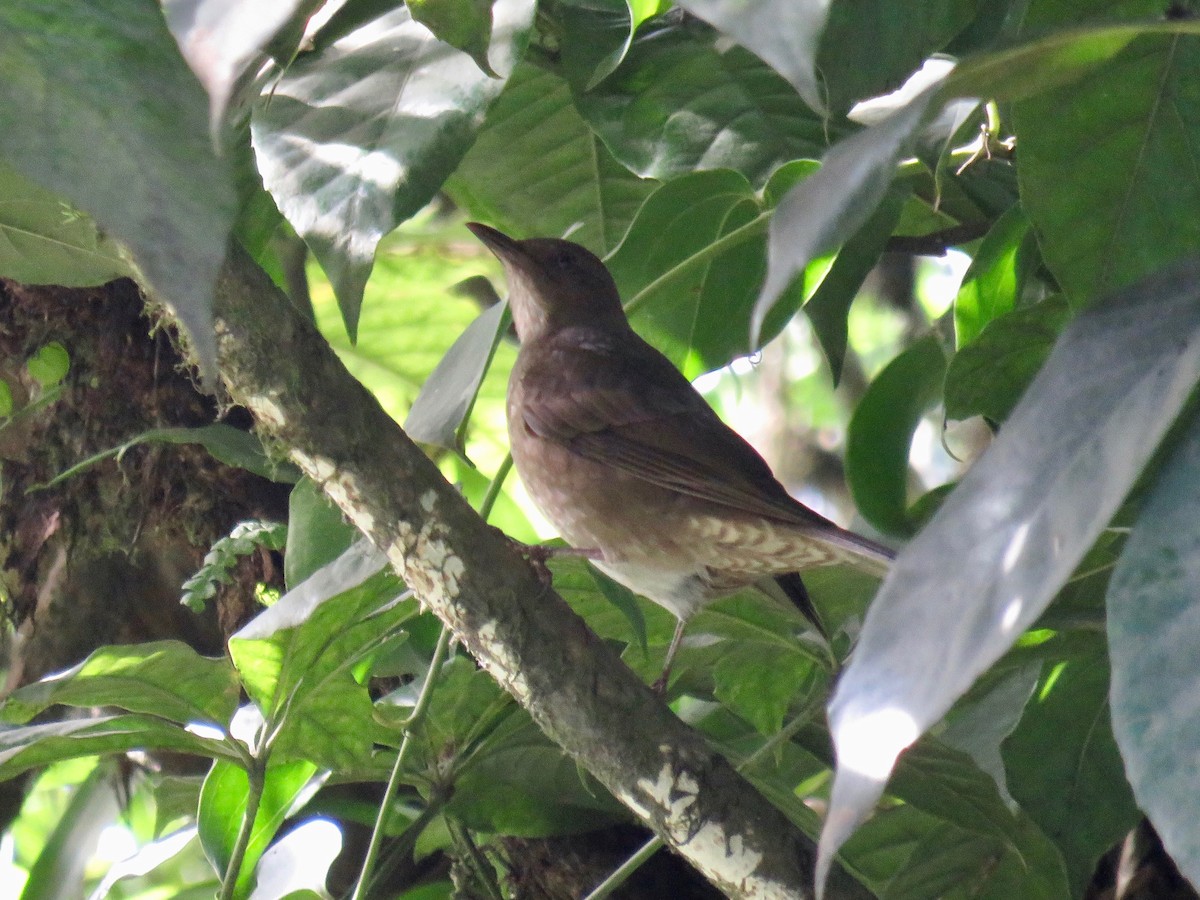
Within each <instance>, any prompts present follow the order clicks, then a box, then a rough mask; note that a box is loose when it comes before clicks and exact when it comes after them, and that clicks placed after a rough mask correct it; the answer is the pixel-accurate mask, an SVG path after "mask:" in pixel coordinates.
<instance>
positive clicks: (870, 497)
mask: <svg viewBox="0 0 1200 900" xmlns="http://www.w3.org/2000/svg"><path fill="white" fill-rule="evenodd" d="M945 373H946V357H945V355H944V354H943V352H942V346H941V342H940V341H939V340H938V338H937V337H936V336H934V335H929V336H927V337H925V338H922V339H921V340H919V341H917V342H916V343H915V344H913V345H912V346H910V347H909V348H908V349H907V350H905V351H904V352H903V353H901V354H900V355H899V356H897V357H896V358H895V359H894V360H892V361H891V362H890V363H889V364H888V366H887V367H886V368H885V369H884V370H883V371H882V372H880V373H879V375H877V376H876V377H875V380H874V381H872V382H871V384H870V386H869V387H868V388H867V392H866V394H864V395H863V398H862V399H861V400H860V401H859V403H858V406H857V407H856V408H855V410H854V417H853V418H852V419H851V420H850V427H849V429H848V430H847V432H846V480H847V482H848V483H849V485H850V493H851V494H852V495H853V497H854V503H855V505H856V506H857V507H858V510H859V512H861V513H862V514H863V517H864V518H866V520H867V521H868V522H870V523H871V524H872V525H874V526H875V527H876V528H878V529H879V530H880V531H883V532H885V533H887V534H894V535H897V536H908V535H911V534H913V533H914V532H915V530H916V525H915V523H914V522H913V521H912V520H911V519H910V517H909V515H908V454H909V449H910V447H911V444H912V438H913V434H914V433H915V432H916V429H917V425H918V424H920V421H921V419H922V418H923V417H924V415H925V413H926V412H927V411H928V410H929V408H930V407H931V406H932V405H933V404H934V403H935V402H936V401H937V399H938V397H939V395H940V393H941V389H942V380H943V378H944V376H945Z"/></svg>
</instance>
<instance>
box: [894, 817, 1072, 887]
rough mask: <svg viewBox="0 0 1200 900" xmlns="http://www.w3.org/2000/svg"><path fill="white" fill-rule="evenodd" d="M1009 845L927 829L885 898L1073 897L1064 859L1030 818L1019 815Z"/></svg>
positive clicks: (944, 828)
mask: <svg viewBox="0 0 1200 900" xmlns="http://www.w3.org/2000/svg"><path fill="white" fill-rule="evenodd" d="M1010 838H1011V839H1010V842H1008V843H1004V842H1000V841H997V840H996V839H995V838H991V837H988V836H987V835H982V834H979V833H978V832H974V831H970V830H966V829H963V828H957V827H955V826H953V825H950V824H941V825H938V826H936V827H935V828H933V829H932V830H930V831H928V832H927V833H925V834H924V835H922V838H921V840H920V841H919V842H917V844H916V846H915V847H914V848H913V850H912V852H911V854H910V855H909V857H908V860H907V862H906V864H905V865H903V866H901V867H900V870H899V871H898V872H897V873H896V874H895V875H894V877H893V878H892V879H891V880H890V881H889V882H888V885H887V889H886V890H885V891H883V893H882V894H881V897H883V898H884V900H925V898H927V897H946V898H959V897H961V898H966V897H970V898H972V900H983V898H986V900H1009V898H1012V897H1021V898H1022V900H1025V898H1029V900H1035V898H1036V900H1060V898H1062V897H1067V896H1071V895H1070V893H1069V888H1068V885H1067V878H1066V873H1065V871H1064V870H1063V862H1062V857H1061V856H1059V854H1058V852H1057V851H1056V850H1055V847H1054V845H1053V844H1052V843H1051V842H1050V841H1049V840H1047V838H1046V836H1045V835H1044V834H1043V833H1042V832H1041V831H1040V830H1039V829H1038V827H1037V825H1036V824H1034V823H1033V822H1032V821H1031V820H1030V819H1029V818H1028V817H1026V816H1023V815H1018V817H1017V821H1016V825H1015V827H1014V829H1013V832H1012V834H1011V835H1010Z"/></svg>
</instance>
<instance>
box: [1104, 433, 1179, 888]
mask: <svg viewBox="0 0 1200 900" xmlns="http://www.w3.org/2000/svg"><path fill="white" fill-rule="evenodd" d="M1198 422H1200V420H1197V419H1195V418H1193V420H1192V422H1191V424H1190V425H1189V427H1188V429H1187V431H1186V433H1185V434H1184V435H1182V436H1181V438H1180V440H1179V443H1178V445H1177V446H1176V447H1175V448H1174V449H1173V451H1172V453H1171V455H1170V457H1169V459H1168V460H1167V462H1166V463H1165V465H1164V466H1163V468H1162V469H1161V471H1160V472H1159V473H1158V478H1157V482H1156V484H1155V485H1154V487H1153V489H1152V490H1151V492H1150V495H1149V497H1148V498H1147V499H1146V502H1145V506H1144V507H1143V508H1142V510H1141V513H1140V515H1139V516H1138V518H1137V523H1136V524H1135V525H1134V528H1133V532H1132V533H1131V534H1130V536H1129V540H1128V542H1127V543H1126V545H1125V549H1124V551H1123V552H1122V553H1121V558H1120V560H1119V562H1118V563H1117V567H1116V570H1115V571H1114V572H1113V575H1112V582H1111V584H1110V586H1109V591H1108V639H1109V646H1110V648H1111V653H1112V728H1113V731H1114V732H1115V733H1116V740H1117V744H1118V745H1119V746H1120V748H1121V755H1122V756H1123V757H1124V760H1125V772H1126V773H1128V777H1129V781H1130V782H1131V783H1132V785H1133V794H1134V796H1135V797H1136V798H1137V802H1138V806H1140V807H1141V808H1142V809H1143V810H1144V811H1145V812H1146V814H1147V815H1148V816H1149V817H1150V820H1151V822H1153V823H1154V828H1155V830H1156V831H1158V834H1159V836H1160V837H1161V838H1162V841H1163V844H1164V845H1165V847H1166V848H1167V852H1168V853H1170V854H1171V858H1172V859H1173V860H1175V862H1176V863H1177V864H1178V865H1179V868H1180V869H1181V870H1182V871H1183V873H1184V874H1185V875H1186V876H1187V877H1188V878H1189V879H1190V880H1191V881H1192V882H1193V883H1195V882H1196V881H1198V880H1200V834H1198V833H1197V831H1196V828H1195V819H1194V818H1193V817H1192V816H1191V815H1190V812H1191V811H1192V810H1194V809H1195V808H1196V803H1197V799H1198V798H1200V778H1198V776H1197V770H1196V766H1195V748H1196V746H1197V741H1198V740H1200V712H1198V711H1197V708H1196V704H1195V698H1196V696H1197V672H1196V667H1195V666H1194V665H1193V664H1192V661H1193V659H1194V653H1193V648H1194V646H1195V640H1196V634H1197V630H1198V626H1197V622H1196V610H1197V607H1196V591H1195V586H1196V583H1197V581H1196V578H1197V575H1196V572H1197V568H1198V566H1200V552H1198V551H1200V534H1198V533H1197V529H1196V517H1195V512H1196V501H1197V497H1198V495H1200V425H1198ZM1082 674H1083V673H1081V675H1082ZM1089 777H1091V776H1090V774H1089ZM1099 783H1100V784H1104V782H1099Z"/></svg>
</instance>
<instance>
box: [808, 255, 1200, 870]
mask: <svg viewBox="0 0 1200 900" xmlns="http://www.w3.org/2000/svg"><path fill="white" fill-rule="evenodd" d="M1198 284H1200V266H1196V265H1188V266H1178V267H1175V268H1174V269H1172V270H1170V271H1168V272H1165V273H1163V274H1162V275H1159V276H1157V277H1155V278H1152V279H1146V280H1145V281H1143V282H1141V283H1139V284H1138V285H1136V286H1135V287H1132V288H1129V289H1127V290H1126V291H1124V292H1122V293H1120V294H1118V295H1116V296H1114V297H1112V298H1109V300H1107V301H1106V302H1104V303H1102V304H1098V305H1094V306H1092V307H1091V308H1089V309H1088V310H1086V311H1084V312H1083V313H1081V314H1080V315H1079V316H1078V317H1076V319H1075V320H1074V321H1073V322H1072V323H1071V324H1070V325H1069V326H1067V329H1066V330H1065V331H1064V332H1063V336H1062V337H1061V338H1060V339H1059V342H1058V344H1057V345H1056V347H1055V349H1054V351H1053V352H1052V353H1051V355H1050V358H1049V359H1048V360H1047V361H1046V364H1045V365H1044V366H1043V367H1042V369H1041V371H1040V373H1039V374H1038V377H1037V378H1036V379H1035V380H1034V382H1033V384H1032V385H1031V386H1030V388H1029V390H1028V391H1026V393H1025V396H1024V397H1023V398H1022V400H1021V402H1020V403H1019V404H1018V406H1017V408H1016V409H1015V410H1014V411H1013V413H1012V415H1011V416H1010V417H1009V419H1008V421H1007V422H1006V424H1005V427H1004V428H1003V429H1002V430H1001V432H1000V434H999V435H998V437H997V438H996V440H994V441H993V442H992V445H991V447H990V448H989V449H988V452H987V453H986V454H985V455H984V456H983V457H982V458H981V459H980V460H979V461H978V462H977V463H976V464H975V466H974V467H973V468H972V469H971V471H969V472H968V473H967V474H966V476H965V477H964V478H963V480H962V481H961V482H960V484H959V485H958V487H957V488H956V489H955V490H954V491H953V493H951V494H950V496H949V497H947V499H946V501H945V503H944V504H943V505H942V506H941V508H940V509H939V510H938V512H937V513H936V514H935V516H934V517H933V519H932V520H931V521H930V522H929V524H928V525H926V526H925V527H924V528H923V529H922V530H921V532H920V534H919V535H917V537H916V538H915V539H914V540H913V541H912V542H911V543H909V545H908V546H907V547H905V548H904V550H903V551H902V552H901V553H900V555H899V556H898V557H897V559H896V561H895V563H893V565H892V569H891V571H890V572H889V574H888V577H887V579H886V580H885V582H884V584H883V586H882V587H881V589H880V591H879V594H878V596H877V597H876V598H875V602H874V603H873V604H872V606H871V610H870V612H869V614H868V615H867V619H866V622H865V623H864V625H863V629H862V634H861V636H860V639H859V643H858V646H857V647H856V648H855V653H854V658H853V660H852V661H851V663H850V665H849V666H848V667H847V668H846V670H845V672H844V674H843V676H842V679H841V681H840V682H839V685H838V689H837V693H836V694H835V696H834V699H833V702H832V703H831V706H830V721H831V723H832V732H833V735H834V739H835V742H836V744H837V746H838V754H839V758H840V759H843V760H862V762H861V763H860V766H859V769H858V770H857V771H853V770H851V769H849V768H846V767H842V768H840V769H839V771H838V773H837V776H836V779H835V784H834V790H833V796H832V800H831V807H830V814H829V818H828V819H827V821H828V822H829V823H833V830H832V831H829V830H827V832H826V834H825V835H824V837H823V842H824V843H823V851H822V863H821V864H822V866H824V865H826V864H827V860H828V854H829V852H830V851H831V850H832V848H836V847H837V846H838V845H840V843H841V842H842V840H844V838H845V836H846V835H848V834H849V832H850V831H851V830H852V829H853V825H854V823H855V821H857V819H858V818H859V817H860V816H862V815H863V814H865V812H866V811H867V810H868V809H870V807H871V806H872V805H873V804H874V802H875V800H876V798H877V797H878V796H879V792H880V791H881V790H882V786H883V779H884V778H885V777H886V773H887V771H888V769H889V768H890V765H891V763H892V761H893V760H894V758H895V754H898V753H899V752H900V750H902V749H903V747H904V746H906V745H907V744H908V743H910V742H911V741H912V740H913V739H915V738H916V737H917V735H919V734H920V732H921V731H923V730H924V729H926V728H928V727H929V726H930V725H931V724H932V723H934V722H936V721H937V720H938V719H940V718H941V717H942V715H944V714H945V712H946V711H947V710H948V709H949V708H950V706H951V704H952V703H953V702H954V701H955V700H956V699H957V698H958V697H960V696H962V694H963V693H964V692H965V691H966V690H967V688H968V687H969V686H970V685H971V683H972V682H973V681H974V680H975V679H976V678H977V677H978V676H979V675H980V673H982V672H983V671H984V670H985V669H987V668H988V667H989V666H990V665H991V664H992V663H994V662H995V661H996V660H997V659H998V658H999V657H1000V656H1001V655H1002V654H1003V653H1004V652H1005V651H1006V650H1007V649H1008V648H1009V647H1010V646H1011V645H1012V644H1013V642H1014V641H1016V640H1017V638H1018V637H1019V636H1020V635H1021V633H1022V632H1023V631H1024V630H1025V629H1026V628H1027V627H1029V626H1030V625H1031V624H1032V623H1033V622H1034V621H1035V620H1036V619H1037V617H1038V616H1039V615H1040V614H1041V612H1042V611H1043V610H1044V609H1045V608H1046V606H1047V604H1048V603H1049V602H1050V600H1051V599H1052V598H1053V597H1054V596H1055V594H1057V593H1058V591H1059V589H1060V588H1061V587H1062V586H1063V584H1064V583H1065V582H1066V581H1067V579H1068V578H1069V577H1070V575H1071V572H1072V571H1073V570H1074V569H1075V567H1076V565H1077V564H1078V563H1079V562H1080V560H1081V559H1083V557H1084V555H1085V553H1087V551H1088V549H1089V548H1090V547H1091V546H1092V544H1093V543H1094V542H1095V540H1096V539H1097V537H1098V536H1099V535H1100V533H1101V532H1102V531H1103V529H1104V528H1105V527H1106V526H1107V525H1108V523H1109V520H1110V519H1111V518H1112V516H1113V514H1114V513H1115V512H1116V511H1117V509H1118V508H1119V507H1120V505H1121V503H1122V501H1123V500H1124V499H1125V496H1126V494H1127V493H1128V492H1129V490H1130V488H1131V486H1132V485H1133V484H1134V482H1135V481H1136V479H1137V478H1138V477H1139V476H1140V474H1141V471H1142V469H1143V467H1144V466H1145V464H1146V462H1147V461H1148V459H1149V458H1150V456H1151V454H1152V453H1153V452H1154V451H1155V449H1156V448H1157V446H1158V444H1159V441H1160V440H1161V439H1162V437H1163V436H1164V435H1165V434H1166V432H1167V430H1168V429H1169V428H1170V426H1171V424H1172V423H1173V421H1174V420H1175V417H1176V416H1177V415H1178V414H1179V411H1180V409H1181V408H1182V407H1183V405H1184V404H1185V402H1186V401H1187V400H1188V398H1189V397H1190V396H1191V394H1192V390H1193V388H1194V386H1195V385H1196V383H1197V381H1198V380H1200V295H1198V288H1197V285H1198ZM1098 366H1099V367H1100V369H1098V368H1097V367H1098ZM1097 371H1103V377H1102V378H1098V377H1096V372H1097ZM1047 435H1053V440H1047V439H1046V436H1047ZM932 598H936V602H934V601H933V600H932ZM827 828H828V826H827Z"/></svg>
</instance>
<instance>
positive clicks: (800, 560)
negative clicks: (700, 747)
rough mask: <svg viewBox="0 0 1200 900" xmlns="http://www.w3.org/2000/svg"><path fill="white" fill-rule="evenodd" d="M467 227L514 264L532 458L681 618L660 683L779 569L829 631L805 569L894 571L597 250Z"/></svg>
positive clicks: (517, 385)
mask: <svg viewBox="0 0 1200 900" xmlns="http://www.w3.org/2000/svg"><path fill="white" fill-rule="evenodd" d="M467 227H468V228H470V229H471V231H472V232H473V233H474V234H475V236H476V237H478V238H479V239H480V240H481V241H483V243H484V244H485V245H487V247H488V249H490V250H491V251H492V252H493V253H494V254H495V255H496V256H497V257H498V258H499V259H500V261H501V262H502V263H503V264H504V270H505V274H506V276H507V278H508V302H509V305H510V306H511V308H512V316H513V322H514V323H515V325H516V329H517V336H518V337H519V338H520V341H521V349H520V352H519V353H518V355H517V362H516V365H515V366H514V368H513V371H512V377H511V379H510V381H509V383H508V433H509V440H510V442H511V446H512V456H513V462H514V463H515V464H516V467H517V472H518V473H519V474H520V476H521V480H522V481H523V482H524V483H525V487H526V489H527V490H528V492H529V495H530V497H532V498H533V501H534V503H536V504H537V506H538V508H539V509H541V511H542V513H543V514H544V515H545V516H546V518H548V519H549V520H550V521H551V522H552V523H553V524H554V525H555V527H556V528H558V529H559V531H560V532H561V533H562V536H563V538H564V539H565V540H566V541H567V542H568V543H569V544H571V545H572V546H573V547H575V548H578V549H580V550H589V551H593V553H594V554H595V556H596V558H593V563H594V565H595V566H596V567H597V568H599V569H600V570H601V571H603V572H605V573H606V574H608V575H609V576H611V577H612V578H614V579H616V580H617V581H619V582H620V583H621V584H624V585H625V586H626V587H628V588H630V589H631V590H633V591H635V592H637V593H639V594H641V595H643V596H644V597H646V598H648V599H650V600H653V601H654V602H655V603H657V604H659V605H660V606H663V607H665V608H666V609H668V610H670V611H671V612H672V613H674V614H675V616H676V617H677V618H678V620H679V622H678V625H677V626H676V629H675V636H674V638H673V639H672V641H671V646H670V649H669V650H668V651H667V658H666V663H665V665H664V668H663V676H662V678H661V679H660V684H661V683H665V679H666V676H667V674H668V672H669V669H670V665H671V660H672V659H673V657H674V655H675V652H676V650H677V649H678V647H679V642H680V639H681V638H682V636H683V629H684V626H685V625H686V624H687V621H688V619H689V618H690V617H691V616H692V614H693V613H695V612H696V610H698V609H699V608H700V607H701V606H703V605H704V604H706V603H708V602H710V601H712V600H715V599H717V598H719V597H723V596H726V595H728V594H732V593H734V592H736V591H738V590H741V589H742V588H745V587H748V586H750V585H754V584H755V583H757V582H762V581H763V580H764V579H766V580H767V581H768V582H769V581H770V580H771V579H774V580H775V581H776V582H777V583H778V586H779V587H781V588H782V589H783V591H784V592H785V593H786V594H787V595H788V596H789V597H790V598H791V599H792V601H793V602H795V603H796V604H797V606H799V607H800V609H801V611H802V612H803V613H804V614H805V615H806V616H807V617H808V618H809V619H810V620H811V621H812V623H813V624H814V625H815V626H816V627H817V629H818V630H821V631H822V632H823V629H822V627H821V623H820V619H819V617H818V616H817V613H816V610H815V609H814V608H813V606H812V602H811V601H810V600H809V598H808V595H807V593H806V592H805V590H804V587H803V584H802V582H801V581H800V579H799V577H798V576H797V575H796V574H795V573H797V572H799V571H801V570H803V569H809V568H814V567H817V566H824V565H829V564H831V563H842V562H846V563H851V564H853V565H855V566H856V567H858V568H860V569H863V570H865V571H867V572H870V573H872V574H877V575H881V574H883V573H884V572H885V571H886V570H887V566H888V563H889V562H890V560H891V558H892V553H891V551H890V550H888V549H887V548H886V547H883V546H880V545H879V544H876V543H874V542H873V541H869V540H867V539H866V538H863V537H859V536H858V535H856V534H853V533H852V532H849V531H846V530H844V529H842V528H839V527H838V526H836V525H835V524H833V523H832V522H830V521H829V520H828V519H826V518H824V517H822V516H820V515H818V514H817V513H815V512H813V511H812V510H811V509H809V508H808V507H807V506H804V505H803V504H802V503H800V502H798V501H797V500H795V499H793V498H792V497H791V495H789V494H788V492H787V490H786V489H785V488H784V487H783V485H781V484H780V483H779V482H778V481H777V480H776V479H775V476H774V475H772V474H771V470H770V468H769V467H768V466H767V464H766V462H764V461H763V459H762V457H761V456H759V455H758V453H757V452H756V451H755V450H754V448H753V447H751V446H750V445H749V444H748V443H746V441H745V440H743V439H742V438H741V437H740V436H739V435H738V434H737V432H735V431H733V430H732V429H731V428H729V427H728V426H727V425H726V424H725V423H724V422H722V421H721V420H720V419H719V418H718V417H717V414H716V413H715V412H713V410H712V408H711V407H710V406H709V405H708V404H707V403H706V402H705V401H704V398H703V397H701V396H700V394H699V393H698V392H697V391H696V389H695V388H693V387H692V385H691V383H690V382H689V381H688V380H687V379H686V378H685V377H684V376H683V374H682V373H681V372H680V371H679V370H678V369H676V368H675V366H674V365H672V364H671V362H670V360H668V359H667V358H666V357H665V356H663V355H662V354H661V353H659V352H658V351H657V350H655V349H654V348H653V347H651V346H650V345H649V344H647V343H646V342H645V341H644V340H642V339H641V338H640V337H638V335H637V334H636V333H634V331H633V329H632V328H631V327H630V325H629V321H628V319H626V317H625V311H624V310H623V309H622V307H621V299H620V297H619V296H618V294H617V286H616V284H615V283H614V281H613V279H612V276H611V275H610V274H609V272H608V269H606V268H605V266H604V263H602V262H601V261H600V260H599V259H597V258H596V257H595V256H594V255H593V254H592V253H590V252H589V251H588V250H586V249H584V248H583V247H581V246H579V245H578V244H573V243H571V242H570V241H562V240H555V239H551V238H531V239H528V240H515V239H513V238H510V237H508V236H507V235H505V234H503V233H501V232H499V231H497V230H496V229H494V228H490V227H488V226H487V225H480V224H478V223H474V222H472V223H470V224H469V225H468V226H467ZM595 551H598V553H595ZM772 587H774V586H773V585H772Z"/></svg>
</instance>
